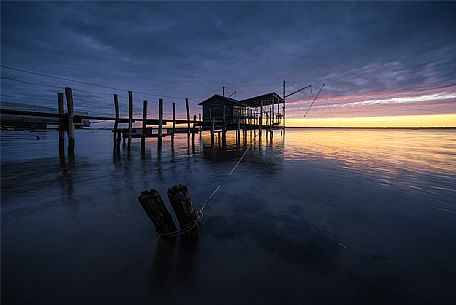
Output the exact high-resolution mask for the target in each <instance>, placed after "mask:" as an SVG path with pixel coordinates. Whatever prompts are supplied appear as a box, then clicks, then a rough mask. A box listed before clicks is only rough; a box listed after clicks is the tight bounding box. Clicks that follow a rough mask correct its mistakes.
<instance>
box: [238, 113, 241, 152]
mask: <svg viewBox="0 0 456 305" xmlns="http://www.w3.org/2000/svg"><path fill="white" fill-rule="evenodd" d="M237 142H238V143H237V144H238V145H241V115H240V112H238V114H237Z"/></svg>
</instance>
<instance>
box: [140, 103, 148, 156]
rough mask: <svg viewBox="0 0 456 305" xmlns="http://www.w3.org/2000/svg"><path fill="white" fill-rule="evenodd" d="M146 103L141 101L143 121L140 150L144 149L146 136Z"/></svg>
mask: <svg viewBox="0 0 456 305" xmlns="http://www.w3.org/2000/svg"><path fill="white" fill-rule="evenodd" d="M146 121H147V101H146V100H144V101H143V121H142V137H141V150H142V151H144V150H145V149H146V136H147V125H146Z"/></svg>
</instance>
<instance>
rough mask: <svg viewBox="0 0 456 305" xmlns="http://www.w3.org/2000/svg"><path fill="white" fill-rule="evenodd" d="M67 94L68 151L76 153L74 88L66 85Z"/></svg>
mask: <svg viewBox="0 0 456 305" xmlns="http://www.w3.org/2000/svg"><path fill="white" fill-rule="evenodd" d="M65 95H66V100H67V109H68V117H67V119H68V123H67V126H68V127H67V133H68V153H69V154H74V104H73V90H72V89H71V88H70V87H65Z"/></svg>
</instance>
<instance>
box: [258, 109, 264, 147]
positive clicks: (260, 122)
mask: <svg viewBox="0 0 456 305" xmlns="http://www.w3.org/2000/svg"><path fill="white" fill-rule="evenodd" d="M262 129H263V101H261V102H260V119H259V126H258V135H259V136H260V138H261V133H262Z"/></svg>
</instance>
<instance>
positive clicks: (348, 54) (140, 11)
mask: <svg viewBox="0 0 456 305" xmlns="http://www.w3.org/2000/svg"><path fill="white" fill-rule="evenodd" d="M1 5H2V10H1V14H2V15H1V34H2V38H1V46H2V54H1V62H2V65H6V66H10V67H15V68H19V69H23V70H27V71H33V72H39V73H43V74H49V75H55V76H59V77H64V78H71V79H76V80H81V81H84V82H89V83H96V84H101V85H104V86H107V87H112V88H118V89H120V90H114V89H109V88H104V87H97V86H90V85H87V84H81V83H73V82H69V81H64V80H57V79H52V78H46V77H43V76H39V75H36V74H30V73H24V72H20V71H16V70H11V69H8V68H2V71H1V74H2V79H1V81H2V82H1V89H2V90H1V100H2V101H9V102H21V103H28V104H32V105H43V106H51V107H55V105H56V92H58V91H62V90H61V89H59V88H63V87H65V86H71V87H73V88H74V90H75V91H74V95H75V105H76V110H86V111H88V112H90V113H92V114H113V112H114V109H113V106H112V105H113V102H112V94H113V93H118V94H119V95H120V103H121V110H122V112H123V113H126V110H127V107H126V105H127V99H126V97H127V93H126V91H125V90H128V89H129V90H134V91H138V92H142V93H141V94H140V93H135V94H134V104H135V113H137V114H140V113H141V105H142V101H143V100H144V99H147V100H149V103H151V104H152V105H155V104H153V103H156V101H157V100H158V97H159V96H160V97H163V98H164V100H165V114H166V115H169V114H170V111H171V106H170V105H171V102H176V103H177V106H178V107H177V108H178V112H179V113H180V114H183V113H184V112H183V109H184V99H183V98H185V97H188V98H190V100H191V107H192V113H199V112H200V111H201V110H200V108H199V106H197V103H198V102H199V101H201V100H203V99H206V98H208V97H209V96H211V95H213V94H214V93H219V94H221V92H222V86H225V87H226V89H225V92H226V93H227V95H231V94H232V93H234V92H236V94H235V95H233V97H234V98H237V99H243V98H247V97H251V96H254V95H259V94H263V93H267V92H272V91H275V92H277V93H279V94H281V93H282V82H283V80H286V82H287V92H292V91H293V90H296V89H298V88H300V87H303V86H305V85H308V84H312V85H313V88H312V92H311V91H310V90H305V91H303V92H302V93H300V94H297V95H295V96H293V97H291V98H290V99H289V100H288V104H287V119H288V121H287V122H288V123H289V126H357V127H362V126H371V127H374V126H375V127H382V126H394V127H400V126H410V127H417V126H427V127H429V126H435V127H449V126H456V119H455V117H456V39H454V37H456V30H455V29H456V18H455V16H454V15H455V14H454V12H455V11H456V3H444V2H443V3H422V2H403V3H395V2H375V3H369V2H367V3H366V2H363V3H360V2H356V3H354V2H340V3H332V2H331V3H326V2H320V3H313V2H299V3H296V2H290V3H278V2H251V3H239V2H234V3H219V2H200V3H188V2H186V3H175V2H170V3H153V2H135V3H122V2H101V3H46V2H30V3H23V2H2V4H1ZM37 83H38V85H37ZM323 83H324V84H326V86H325V88H324V90H322V93H321V95H320V96H319V98H318V99H317V100H316V102H315V104H314V106H313V107H312V109H311V110H310V111H309V113H308V115H307V116H306V117H305V118H304V114H305V113H306V111H307V109H308V107H309V105H310V103H311V101H312V96H314V95H315V94H316V92H317V91H318V90H319V88H320V87H321V85H322V84H323ZM143 93H148V95H146V94H143ZM78 107H79V108H78ZM155 108H156V107H154V106H152V109H150V111H149V113H150V115H154V114H156V112H157V111H156V109H155Z"/></svg>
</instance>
